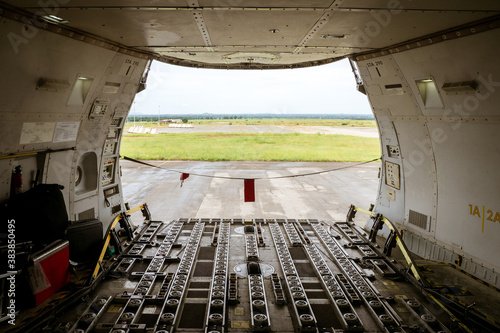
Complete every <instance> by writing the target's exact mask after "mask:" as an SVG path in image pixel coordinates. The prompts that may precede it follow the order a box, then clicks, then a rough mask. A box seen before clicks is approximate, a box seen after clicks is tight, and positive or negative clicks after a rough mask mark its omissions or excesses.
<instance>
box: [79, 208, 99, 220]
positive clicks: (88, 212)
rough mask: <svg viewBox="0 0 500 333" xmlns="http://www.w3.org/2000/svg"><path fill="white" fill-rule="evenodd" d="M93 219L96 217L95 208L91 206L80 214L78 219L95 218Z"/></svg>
mask: <svg viewBox="0 0 500 333" xmlns="http://www.w3.org/2000/svg"><path fill="white" fill-rule="evenodd" d="M93 219H95V210H94V208H90V209H89V210H86V211H84V212H81V213H80V214H78V221H85V220H93Z"/></svg>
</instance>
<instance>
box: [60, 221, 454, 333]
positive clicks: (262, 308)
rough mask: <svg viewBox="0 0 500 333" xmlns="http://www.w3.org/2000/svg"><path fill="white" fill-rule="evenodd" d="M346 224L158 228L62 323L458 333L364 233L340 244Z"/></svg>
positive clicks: (108, 331) (108, 330)
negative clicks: (353, 240) (383, 268)
mask: <svg viewBox="0 0 500 333" xmlns="http://www.w3.org/2000/svg"><path fill="white" fill-rule="evenodd" d="M181 221H182V222H181ZM157 224H159V225H157ZM329 225H333V227H332V228H331V229H330V228H328V226H329ZM165 226H166V228H165ZM346 227H350V225H349V224H346V223H345V222H344V223H341V224H338V225H337V224H335V223H328V224H325V223H324V222H320V221H318V220H307V219H301V220H290V219H288V220H280V221H277V220H274V219H260V220H242V219H237V220H235V219H203V220H201V219H181V220H175V221H172V222H169V223H163V222H156V221H155V222H150V223H149V225H145V226H144V227H143V228H142V229H139V230H140V231H139V232H138V234H137V235H136V236H135V238H134V240H133V241H132V242H131V243H130V245H129V246H128V249H127V250H126V251H125V252H124V253H123V254H122V255H121V257H120V258H118V260H117V262H116V264H115V266H113V267H112V270H111V271H110V272H109V273H108V275H107V277H106V279H105V280H104V281H103V282H102V283H101V284H100V285H99V286H98V287H97V288H96V289H95V290H94V292H93V293H92V294H91V295H90V297H88V298H87V300H86V303H85V306H84V305H79V306H78V311H76V310H75V309H73V310H69V311H67V313H66V315H65V316H64V317H63V318H62V319H64V320H65V321H67V322H71V323H72V327H71V330H70V332H78V333H82V332H95V333H135V332H145V333H146V332H148V333H155V332H156V333H160V332H162V333H165V332H169V333H172V332H207V333H208V332H212V333H215V332H249V331H251V332H342V331H344V332H451V331H452V330H449V328H447V327H446V326H445V325H448V327H450V326H449V325H450V323H451V322H450V320H449V316H447V315H446V313H445V312H444V311H442V309H440V308H437V307H436V306H435V305H434V304H431V303H429V302H428V301H427V300H426V298H424V297H423V296H422V294H421V292H420V290H419V288H417V287H415V286H414V285H413V284H412V283H409V282H407V281H406V280H405V279H403V278H402V276H400V275H398V273H397V272H394V270H396V271H397V268H398V267H396V266H393V265H392V263H391V262H389V261H388V260H387V258H384V257H383V256H380V255H379V252H378V250H377V248H376V247H375V246H373V245H372V244H371V243H369V242H368V241H366V239H364V238H363V235H360V234H359V233H358V231H357V229H356V228H352V230H351V231H352V233H350V232H348V234H350V237H349V238H346V237H347V236H341V237H340V238H339V237H338V236H339V235H345V231H346ZM340 228H343V231H344V232H343V233H342V232H340ZM153 229H154V230H155V232H154V233H153V234H151V230H153ZM148 230H149V231H148ZM327 230H330V232H331V234H330V233H329V231H327ZM332 235H335V236H336V237H337V238H335V237H333V236H332ZM354 235H355V236H356V237H359V239H360V240H361V241H360V242H358V243H359V244H363V245H362V246H363V248H362V250H360V249H359V248H358V246H357V245H353V244H352V237H353V236H354ZM146 236H147V237H146ZM374 262H376V263H378V265H379V266H380V267H384V265H386V266H387V269H389V268H390V267H392V268H391V270H390V274H389V273H387V271H384V270H381V269H375V266H377V265H376V264H374ZM386 273H387V274H386ZM82 309H83V310H82ZM431 311H433V312H431Z"/></svg>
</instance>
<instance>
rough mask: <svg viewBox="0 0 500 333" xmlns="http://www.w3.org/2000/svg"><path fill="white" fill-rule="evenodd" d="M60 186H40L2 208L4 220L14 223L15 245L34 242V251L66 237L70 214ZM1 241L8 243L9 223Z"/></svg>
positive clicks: (14, 198) (22, 194)
mask: <svg viewBox="0 0 500 333" xmlns="http://www.w3.org/2000/svg"><path fill="white" fill-rule="evenodd" d="M61 188H62V187H61V186H60V185H58V184H40V185H37V186H35V187H33V188H32V189H30V190H28V191H26V192H24V193H21V194H18V195H16V196H15V197H13V198H12V199H11V200H9V201H8V202H7V204H6V205H5V206H4V207H2V212H1V213H0V216H1V218H2V220H3V221H9V220H14V221H15V223H14V225H15V240H16V243H21V242H26V241H32V242H33V245H34V246H35V250H37V249H41V248H43V247H45V246H46V245H48V244H50V243H52V242H53V241H55V240H57V239H62V238H63V237H64V232H65V230H66V227H67V226H68V213H67V211H66V205H65V203H64V197H63V194H62V192H61ZM2 224H3V226H4V227H3V230H2V232H1V233H2V234H4V235H2V236H3V237H1V238H2V240H3V241H4V242H5V241H6V239H5V238H6V236H7V230H6V225H7V223H2Z"/></svg>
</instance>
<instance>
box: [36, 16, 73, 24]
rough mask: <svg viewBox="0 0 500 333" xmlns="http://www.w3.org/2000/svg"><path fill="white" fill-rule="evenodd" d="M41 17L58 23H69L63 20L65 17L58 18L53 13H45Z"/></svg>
mask: <svg viewBox="0 0 500 333" xmlns="http://www.w3.org/2000/svg"><path fill="white" fill-rule="evenodd" d="M42 18H43V19H45V20H46V21H49V22H52V23H60V24H67V23H69V21H68V20H65V19H63V18H60V17H59V16H55V15H45V16H42Z"/></svg>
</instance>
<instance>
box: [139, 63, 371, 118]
mask: <svg viewBox="0 0 500 333" xmlns="http://www.w3.org/2000/svg"><path fill="white" fill-rule="evenodd" d="M134 113H135V114H136V115H140V114H159V113H160V114H203V113H218V114H244V113H245V114H246V113H250V114H252V113H274V114H338V113H349V114H372V110H371V108H370V105H369V103H368V99H367V98H366V96H365V95H363V94H362V93H360V92H358V91H357V90H356V81H355V79H354V75H353V73H352V70H351V67H350V65H349V62H348V60H342V61H338V62H335V63H332V64H328V65H322V66H316V67H309V68H297V69H278V70H220V69H219V70H216V69H196V68H188V67H181V66H174V65H168V64H164V63H160V62H157V61H155V62H153V64H152V66H151V71H150V73H149V76H148V81H147V88H146V90H144V91H142V92H141V93H139V94H137V95H136V98H135V100H134V104H133V107H132V110H131V115H133V114H134Z"/></svg>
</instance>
